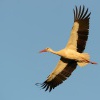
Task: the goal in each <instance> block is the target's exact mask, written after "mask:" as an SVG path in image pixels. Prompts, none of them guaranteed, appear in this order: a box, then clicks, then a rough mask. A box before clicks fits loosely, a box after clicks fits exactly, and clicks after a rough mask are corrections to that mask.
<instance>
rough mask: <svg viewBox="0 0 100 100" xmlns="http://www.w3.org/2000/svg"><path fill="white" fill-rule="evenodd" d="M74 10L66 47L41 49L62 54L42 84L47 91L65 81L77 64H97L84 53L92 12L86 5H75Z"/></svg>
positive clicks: (81, 65)
mask: <svg viewBox="0 0 100 100" xmlns="http://www.w3.org/2000/svg"><path fill="white" fill-rule="evenodd" d="M73 12H74V24H73V27H72V30H71V34H70V38H69V41H68V43H67V45H66V47H65V48H64V49H62V50H60V51H54V50H52V49H51V48H46V49H44V50H41V51H40V53H42V52H51V53H53V54H56V55H59V56H61V58H60V60H59V61H58V64H57V65H56V68H55V69H54V70H53V71H52V73H51V74H50V75H49V76H48V77H47V80H46V81H44V82H43V83H42V84H40V83H37V85H38V84H39V85H41V87H42V88H43V89H45V91H47V90H49V92H50V91H51V90H52V89H54V88H55V87H56V86H58V85H59V84H61V83H63V81H64V80H66V79H67V78H68V77H69V76H70V75H71V73H72V72H73V71H74V70H75V69H76V67H77V65H79V66H80V67H83V66H85V65H87V64H88V63H91V64H96V62H91V61H90V56H89V54H88V53H82V52H83V51H84V49H85V46H86V41H87V39H88V34H89V19H90V15H91V12H90V13H88V8H87V9H86V10H85V6H83V7H81V6H80V7H79V9H78V8H77V7H75V10H73Z"/></svg>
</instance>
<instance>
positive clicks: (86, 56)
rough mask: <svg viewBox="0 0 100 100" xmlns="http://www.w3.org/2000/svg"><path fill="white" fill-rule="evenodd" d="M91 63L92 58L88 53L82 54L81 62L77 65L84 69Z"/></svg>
mask: <svg viewBox="0 0 100 100" xmlns="http://www.w3.org/2000/svg"><path fill="white" fill-rule="evenodd" d="M89 61H90V56H89V54H88V53H82V54H81V60H80V61H79V62H77V64H78V65H79V66H80V67H83V66H86V65H87V64H88V63H90V62H89Z"/></svg>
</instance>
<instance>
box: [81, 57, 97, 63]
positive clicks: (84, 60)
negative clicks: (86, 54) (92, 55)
mask: <svg viewBox="0 0 100 100" xmlns="http://www.w3.org/2000/svg"><path fill="white" fill-rule="evenodd" d="M82 59H83V62H86V63H91V64H97V63H96V62H92V61H89V60H86V59H84V58H82Z"/></svg>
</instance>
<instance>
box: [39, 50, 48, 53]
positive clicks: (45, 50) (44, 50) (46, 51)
mask: <svg viewBox="0 0 100 100" xmlns="http://www.w3.org/2000/svg"><path fill="white" fill-rule="evenodd" d="M43 52H47V51H46V49H44V50H41V51H39V53H43Z"/></svg>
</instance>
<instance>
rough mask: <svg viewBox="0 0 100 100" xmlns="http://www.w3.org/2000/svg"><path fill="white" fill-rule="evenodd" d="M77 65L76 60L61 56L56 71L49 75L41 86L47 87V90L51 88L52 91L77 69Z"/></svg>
mask: <svg viewBox="0 0 100 100" xmlns="http://www.w3.org/2000/svg"><path fill="white" fill-rule="evenodd" d="M76 66H77V62H76V61H74V60H69V59H65V58H62V57H61V59H60V60H59V62H58V64H57V66H56V68H55V69H54V71H53V72H52V73H51V74H50V75H49V76H48V78H47V80H46V81H45V82H43V83H42V84H40V85H41V87H42V88H43V89H45V91H47V90H49V92H50V91H51V90H52V89H54V88H55V87H56V86H58V85H59V84H61V83H63V81H64V80H66V79H67V78H68V77H69V76H70V75H71V73H72V72H73V71H74V70H75V68H76Z"/></svg>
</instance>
